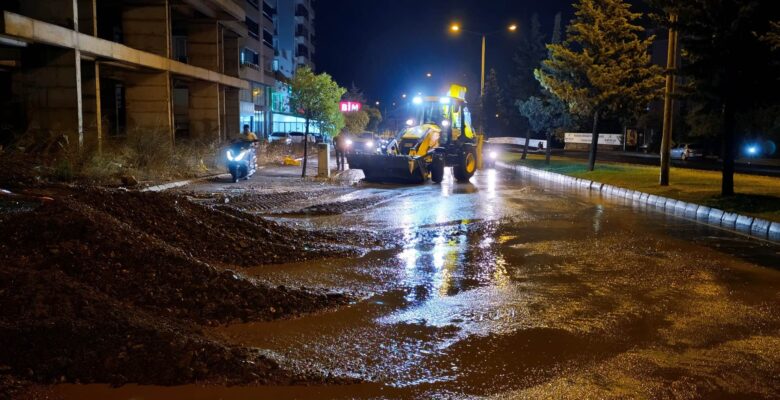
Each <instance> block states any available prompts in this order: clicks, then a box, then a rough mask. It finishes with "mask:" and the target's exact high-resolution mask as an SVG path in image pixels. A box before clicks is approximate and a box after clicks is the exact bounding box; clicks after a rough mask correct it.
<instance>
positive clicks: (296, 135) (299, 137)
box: [290, 132, 314, 143]
mask: <svg viewBox="0 0 780 400" xmlns="http://www.w3.org/2000/svg"><path fill="white" fill-rule="evenodd" d="M305 136H306V134H305V133H303V132H290V138H291V139H292V142H293V143H303V138H304V137H305ZM309 143H314V134H312V133H310V134H309Z"/></svg>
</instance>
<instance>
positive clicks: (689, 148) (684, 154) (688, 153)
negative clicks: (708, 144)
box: [669, 143, 704, 161]
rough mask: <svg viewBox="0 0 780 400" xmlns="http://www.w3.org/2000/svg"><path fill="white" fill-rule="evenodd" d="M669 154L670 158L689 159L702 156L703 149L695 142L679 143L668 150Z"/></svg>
mask: <svg viewBox="0 0 780 400" xmlns="http://www.w3.org/2000/svg"><path fill="white" fill-rule="evenodd" d="M669 156H670V157H671V158H672V159H675V158H676V159H678V160H683V161H685V160H689V159H691V158H702V157H704V149H702V147H701V146H699V145H696V144H690V143H688V144H680V145H678V146H677V147H675V148H673V149H672V150H670V151H669Z"/></svg>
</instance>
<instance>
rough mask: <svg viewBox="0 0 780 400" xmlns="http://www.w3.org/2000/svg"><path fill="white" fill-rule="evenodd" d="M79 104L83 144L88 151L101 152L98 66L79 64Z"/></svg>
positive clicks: (92, 62)
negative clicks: (80, 107)
mask: <svg viewBox="0 0 780 400" xmlns="http://www.w3.org/2000/svg"><path fill="white" fill-rule="evenodd" d="M81 103H82V119H83V129H84V144H85V146H87V148H89V149H97V151H98V152H102V151H103V126H102V120H101V119H102V115H101V112H100V65H99V64H98V63H96V62H94V61H82V62H81Z"/></svg>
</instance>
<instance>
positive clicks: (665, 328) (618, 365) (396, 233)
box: [55, 170, 780, 399]
mask: <svg viewBox="0 0 780 400" xmlns="http://www.w3.org/2000/svg"><path fill="white" fill-rule="evenodd" d="M256 184H257V183H255V185H256ZM227 185H231V184H227V183H219V182H217V183H209V184H207V185H204V186H203V187H202V189H203V190H205V191H213V190H220V188H221V187H228V186H227ZM240 185H244V186H241V188H244V189H246V190H252V188H253V186H252V185H253V183H252V182H251V181H250V182H248V183H242V184H240ZM195 189H196V190H197V189H198V188H195ZM229 189H230V190H233V191H235V190H241V189H240V188H236V187H235V186H230V187H229ZM363 198H370V199H372V201H371V202H370V204H372V205H371V206H370V207H368V208H356V209H346V210H345V211H344V212H342V213H339V214H335V215H321V216H301V215H295V216H285V215H284V214H280V215H275V216H273V217H272V218H274V219H276V220H278V221H281V222H284V223H287V224H294V225H297V226H300V227H304V228H309V229H321V228H333V227H340V228H345V229H351V230H355V231H360V232H367V233H368V232H370V233H372V234H378V235H379V236H380V237H385V238H386V240H387V243H388V244H391V243H392V245H388V246H387V247H384V248H376V249H366V253H365V255H363V256H362V257H358V258H349V259H333V260H324V261H318V262H314V263H302V264H287V265H274V266H263V267H257V268H248V269H246V270H244V271H243V272H244V273H246V274H249V275H252V276H254V277H256V278H257V279H259V280H261V281H264V282H268V283H270V284H274V285H286V286H292V287H295V286H307V287H323V288H328V289H332V290H341V291H345V292H351V293H358V294H360V300H359V301H357V302H355V303H354V304H352V305H350V306H347V307H343V308H339V309H336V310H332V311H328V312H324V313H320V314H315V315H309V316H305V317H302V318H297V319H292V320H285V321H276V322H262V323H247V324H235V325H229V326H225V327H219V328H215V329H213V330H212V331H210V334H213V335H217V336H219V337H222V338H225V339H226V340H228V341H231V342H235V343H240V344H243V345H246V346H251V347H257V348H260V349H263V351H264V352H265V353H266V354H268V355H269V356H271V357H273V358H275V359H277V360H278V361H279V362H280V363H281V365H282V366H284V367H287V368H291V369H297V370H314V371H319V372H321V373H323V374H326V375H327V374H333V375H342V376H350V377H354V378H359V379H362V380H364V381H366V383H364V384H358V385H346V386H328V387H316V386H314V387H312V386H306V387H250V388H246V387H232V388H223V387H213V386H212V387H201V386H198V385H191V386H184V387H174V388H159V387H138V386H132V385H131V386H125V387H122V388H118V389H112V388H109V387H106V386H100V385H90V386H75V385H62V386H59V387H57V388H55V391H56V392H57V393H58V394H59V395H61V396H63V397H65V398H81V399H97V398H128V399H129V398H139V399H140V398H143V399H176V398H181V399H185V398H186V399H255V398H256V399H262V398H303V399H308V398H310V399H318V398H571V399H581V398H708V399H712V398H778V397H780V246H778V245H774V244H770V243H767V242H762V241H759V240H756V239H753V238H748V237H745V236H740V235H737V234H734V233H730V232H726V231H722V230H719V229H717V228H714V227H709V226H706V225H702V224H699V223H696V222H693V221H689V220H685V219H683V218H680V217H674V216H668V215H665V214H662V213H658V212H656V211H655V210H654V209H652V208H645V207H642V206H639V205H636V204H632V203H631V202H630V201H626V200H613V199H609V198H603V197H601V195H600V194H598V193H596V194H594V193H591V192H589V191H585V190H582V191H580V190H578V189H575V188H565V187H562V186H558V185H557V184H554V183H551V182H545V181H539V180H534V178H531V177H528V176H524V175H522V174H518V173H514V172H506V171H497V170H487V171H480V172H479V173H478V174H477V175H476V176H475V177H474V178H472V180H471V182H470V183H467V184H458V183H455V182H453V181H452V179H451V178H450V179H447V180H445V182H444V183H443V184H441V185H434V184H425V185H418V186H394V185H373V184H366V183H360V184H358V185H357V186H349V187H347V188H345V189H343V190H340V191H338V192H337V193H336V194H335V195H331V196H330V197H329V199H328V201H333V202H350V201H352V200H356V199H363ZM360 204H366V203H360Z"/></svg>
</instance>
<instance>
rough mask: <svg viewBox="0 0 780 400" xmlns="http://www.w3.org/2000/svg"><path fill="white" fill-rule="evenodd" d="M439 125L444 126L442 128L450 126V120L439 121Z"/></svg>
mask: <svg viewBox="0 0 780 400" xmlns="http://www.w3.org/2000/svg"><path fill="white" fill-rule="evenodd" d="M441 126H442V127H444V128H446V127H448V126H450V121H449V120H447V119H445V120H443V121H441Z"/></svg>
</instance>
